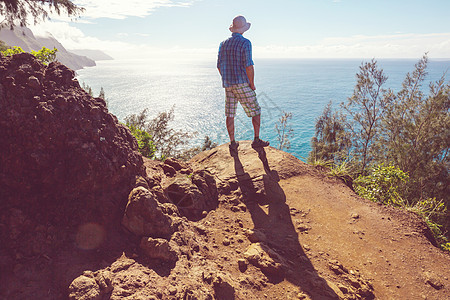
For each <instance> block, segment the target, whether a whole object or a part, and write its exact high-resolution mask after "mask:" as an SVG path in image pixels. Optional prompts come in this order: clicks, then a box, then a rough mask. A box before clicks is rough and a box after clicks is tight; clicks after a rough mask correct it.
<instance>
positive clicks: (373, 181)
mask: <svg viewBox="0 0 450 300" xmlns="http://www.w3.org/2000/svg"><path fill="white" fill-rule="evenodd" d="M408 178H409V176H408V174H406V173H405V172H403V171H402V170H400V169H399V168H397V167H394V166H392V165H390V166H384V165H383V164H381V165H376V166H374V167H373V168H372V169H371V171H370V173H369V175H366V176H362V175H360V176H359V177H358V178H357V179H356V180H355V181H354V182H353V183H354V186H355V192H356V193H357V194H358V195H360V196H361V197H364V198H366V199H369V200H371V201H373V202H381V203H383V204H389V205H393V206H402V205H404V199H403V198H402V196H401V195H400V192H399V189H400V186H401V184H402V183H405V182H406V181H407V180H408Z"/></svg>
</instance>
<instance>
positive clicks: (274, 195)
mask: <svg viewBox="0 0 450 300" xmlns="http://www.w3.org/2000/svg"><path fill="white" fill-rule="evenodd" d="M257 152H258V156H259V158H260V160H261V162H262V164H263V166H264V171H265V174H263V175H262V177H263V180H262V181H263V182H262V184H263V190H262V191H261V188H257V187H256V186H255V182H254V181H253V180H252V178H251V176H250V174H249V173H247V172H245V170H244V167H243V165H242V163H241V161H240V159H239V155H234V156H233V158H234V167H235V172H236V177H237V180H238V183H239V188H240V190H241V193H242V197H243V200H244V203H245V204H246V206H247V209H248V211H249V212H250V215H251V217H252V220H253V224H254V229H255V230H259V231H262V232H263V233H264V234H265V236H266V237H267V238H266V241H264V242H263V243H264V244H266V245H267V246H268V247H269V248H270V249H272V250H274V251H275V252H276V253H277V254H278V255H279V257H281V260H282V261H281V263H282V270H281V272H278V274H267V273H265V275H266V276H267V278H268V279H269V281H271V282H272V283H278V282H281V281H283V280H284V279H286V280H288V281H289V282H291V283H292V284H294V285H296V286H298V287H299V288H300V289H301V290H302V291H305V292H307V293H308V294H309V296H310V297H311V299H339V297H338V295H337V294H336V293H335V292H334V291H333V290H332V289H331V288H330V287H329V286H328V284H327V282H326V281H325V280H324V279H323V278H321V277H320V276H319V274H318V273H317V271H316V270H315V269H314V266H313V265H312V263H311V261H310V260H309V259H308V257H307V256H306V254H305V251H304V250H303V247H302V246H301V245H300V242H299V240H298V233H297V231H296V230H295V227H294V224H293V223H292V219H291V210H290V208H289V206H288V205H287V204H286V195H285V193H284V191H283V189H282V188H281V186H280V185H279V181H280V177H279V176H278V172H277V171H275V170H271V169H270V167H269V162H268V160H267V156H266V152H265V150H264V148H261V149H258V150H257ZM261 206H266V207H267V206H268V212H267V213H266V211H265V210H264V209H263V208H262V207H261ZM266 210H267V209H266ZM267 254H268V255H269V253H267Z"/></svg>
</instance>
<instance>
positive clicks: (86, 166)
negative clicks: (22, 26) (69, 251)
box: [0, 53, 144, 218]
mask: <svg viewBox="0 0 450 300" xmlns="http://www.w3.org/2000/svg"><path fill="white" fill-rule="evenodd" d="M74 75H75V74H74V71H72V70H70V69H68V68H67V67H65V66H64V65H62V64H60V63H57V62H54V63H51V64H50V65H49V66H44V65H43V64H41V63H40V62H39V61H38V60H37V59H36V58H35V57H34V56H32V55H31V54H28V53H21V54H18V55H14V56H11V57H2V58H1V59H0V112H1V113H0V140H1V143H0V153H2V155H1V156H0V186H1V187H2V189H1V191H0V198H2V199H6V198H8V199H11V201H16V200H17V201H19V199H22V198H23V199H25V201H30V202H32V201H37V200H36V199H35V197H30V198H29V200H27V198H26V197H22V196H26V195H32V196H36V195H39V200H38V201H40V202H43V201H49V202H57V203H61V202H64V201H74V199H76V200H75V201H80V202H82V201H84V200H86V202H89V203H90V204H89V205H92V206H94V207H91V208H93V209H92V210H97V211H100V214H101V215H103V216H104V215H108V216H107V217H111V214H112V213H113V210H114V209H115V207H117V206H120V205H124V203H123V204H120V203H119V202H120V200H118V198H120V197H124V198H123V202H125V200H126V195H127V194H128V193H129V191H130V189H131V187H132V184H133V183H134V182H133V180H134V178H135V176H136V175H137V174H143V172H144V169H143V162H142V157H141V155H140V154H139V152H137V144H136V141H135V140H134V139H133V137H132V135H131V134H130V132H129V131H128V130H127V129H126V128H125V127H124V126H122V125H120V124H119V123H118V121H117V118H116V117H115V116H113V115H112V114H110V113H108V110H107V108H106V105H105V101H104V100H102V99H100V98H93V97H91V96H89V95H88V94H87V93H86V92H85V91H84V90H83V89H82V88H81V87H80V85H79V83H78V81H77V80H76V79H75V78H74ZM114 195H115V196H114ZM18 196H19V197H18ZM100 197H102V198H105V199H106V198H108V199H107V200H105V201H103V200H102V199H99V198H100ZM88 198H89V199H88ZM23 199H22V200H20V201H24V200H23ZM94 199H95V200H94ZM93 203H96V204H93ZM19 204H23V205H30V204H32V205H33V204H36V203H19ZM39 204H42V203H39ZM111 205H112V206H114V207H111ZM96 217H97V218H98V214H97V215H96ZM105 218H106V217H105Z"/></svg>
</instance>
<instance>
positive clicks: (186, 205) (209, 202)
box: [163, 161, 218, 221]
mask: <svg viewBox="0 0 450 300" xmlns="http://www.w3.org/2000/svg"><path fill="white" fill-rule="evenodd" d="M171 165H174V166H176V167H177V169H180V170H186V169H187V168H183V169H181V168H182V167H183V166H181V165H180V166H177V165H176V164H175V163H174V162H173V161H171ZM174 170H175V169H174ZM163 189H164V193H165V195H166V197H167V198H168V199H169V200H170V201H171V202H172V203H173V204H175V205H176V206H177V207H178V210H179V211H180V213H181V214H182V215H183V216H185V217H186V218H188V219H190V220H194V221H197V220H199V219H201V218H202V217H203V212H204V211H206V212H208V211H210V210H213V209H215V208H217V205H218V192H217V187H216V181H215V179H214V177H213V176H212V175H211V174H210V173H209V172H208V171H205V170H196V171H194V172H193V173H191V174H184V173H180V172H177V173H176V175H175V176H174V177H173V178H172V179H171V180H168V181H167V182H165V183H164V185H163Z"/></svg>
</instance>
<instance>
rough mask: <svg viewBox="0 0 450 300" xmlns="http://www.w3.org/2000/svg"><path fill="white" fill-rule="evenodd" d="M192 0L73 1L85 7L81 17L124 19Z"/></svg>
mask: <svg viewBox="0 0 450 300" xmlns="http://www.w3.org/2000/svg"><path fill="white" fill-rule="evenodd" d="M193 2H194V0H147V1H142V0H128V1H123V0H78V1H75V3H76V4H77V5H78V6H80V7H83V8H85V11H84V13H83V14H82V16H81V18H82V19H84V18H87V19H97V18H110V19H125V18H127V17H131V16H133V17H145V16H148V15H149V14H151V13H152V12H153V11H155V9H157V8H159V7H175V6H178V7H187V6H190V5H192V3H193Z"/></svg>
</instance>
